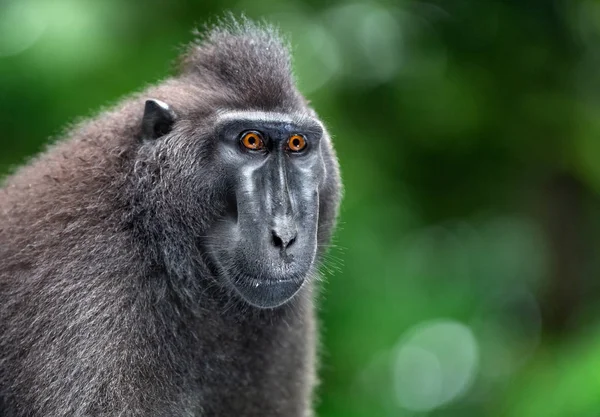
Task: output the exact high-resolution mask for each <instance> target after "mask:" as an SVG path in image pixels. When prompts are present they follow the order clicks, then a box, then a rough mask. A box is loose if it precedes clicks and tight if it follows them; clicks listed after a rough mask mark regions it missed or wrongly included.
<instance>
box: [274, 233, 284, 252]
mask: <svg viewBox="0 0 600 417" xmlns="http://www.w3.org/2000/svg"><path fill="white" fill-rule="evenodd" d="M271 237H272V239H273V246H275V247H276V248H280V249H281V248H283V241H282V240H281V238H280V237H279V236H277V234H276V233H275V231H272V232H271Z"/></svg>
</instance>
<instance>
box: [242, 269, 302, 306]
mask: <svg viewBox="0 0 600 417" xmlns="http://www.w3.org/2000/svg"><path fill="white" fill-rule="evenodd" d="M306 281H307V279H306V277H293V278H287V279H278V280H274V279H256V278H251V277H248V276H242V277H239V278H238V279H236V280H235V281H234V282H232V284H233V288H234V289H235V291H236V292H237V293H238V295H239V296H240V297H242V299H243V300H244V301H245V302H246V303H248V304H250V305H252V306H253V307H257V308H263V309H269V308H277V307H280V306H282V305H284V304H286V303H287V302H288V301H290V300H291V299H292V298H294V296H295V295H296V294H297V293H298V291H300V289H301V288H302V286H303V285H304V283H305V282H306Z"/></svg>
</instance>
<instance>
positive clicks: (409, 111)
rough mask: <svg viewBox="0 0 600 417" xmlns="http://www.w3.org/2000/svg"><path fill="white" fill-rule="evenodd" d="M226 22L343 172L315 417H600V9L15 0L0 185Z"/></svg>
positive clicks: (1, 57) (4, 23)
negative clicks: (298, 93) (263, 28)
mask: <svg viewBox="0 0 600 417" xmlns="http://www.w3.org/2000/svg"><path fill="white" fill-rule="evenodd" d="M226 10H231V11H233V12H234V13H236V14H239V13H242V12H244V13H246V14H247V15H248V16H249V17H252V18H264V19H266V20H268V21H270V22H273V23H276V24H278V25H279V26H280V27H281V29H282V30H283V32H285V33H286V34H288V35H289V36H290V38H291V41H292V44H293V47H294V50H293V52H294V58H295V70H296V74H297V78H298V82H299V85H300V88H301V90H302V91H303V92H304V93H305V94H306V95H307V96H308V97H309V99H310V100H311V101H312V103H313V105H314V107H315V108H316V109H317V111H318V112H319V113H320V115H321V116H322V117H323V119H324V120H325V122H326V124H327V125H328V127H329V129H330V131H331V133H332V134H333V136H334V141H335V146H336V148H337V151H338V154H339V158H340V162H341V166H342V171H343V175H344V182H345V190H346V191H345V194H346V195H345V200H344V202H343V207H342V212H341V221H340V228H339V231H338V233H337V236H336V238H335V245H336V246H335V247H334V249H333V250H332V251H331V252H330V254H329V256H328V258H329V259H328V263H327V265H326V266H325V267H324V268H323V269H324V273H325V275H326V276H327V284H326V285H325V288H324V291H323V295H322V297H321V298H322V300H321V308H320V315H321V319H322V329H323V348H322V351H323V352H322V369H321V376H322V385H321V387H320V389H319V405H318V411H319V413H318V414H319V415H320V416H330V417H334V416H335V417H341V416H343V417H354V416H357V417H358V416H360V417H378V416H382V417H384V416H401V417H402V416H444V417H446V416H450V417H453V416H461V417H463V416H466V417H469V416H509V417H538V416H539V417H551V416H577V417H578V416H584V417H588V416H590V417H591V416H600V305H599V303H598V302H597V300H599V299H600V298H599V297H600V279H598V278H600V277H599V272H600V257H599V256H598V249H599V245H600V3H599V2H597V1H592V0H503V1H501V0H497V1H484V0H428V1H425V0H397V1H373V0H362V1H361V0H359V1H343V0H340V1H320V0H304V1H300V0H296V1H285V2H282V1H275V0H239V1H230V0H228V1H216V0H209V1H166V0H165V1H158V0H145V1H143V2H142V1H124V0H104V1H96V2H90V1H85V0H47V1H42V0H0V126H1V127H2V131H1V132H0V144H1V146H0V174H5V173H7V172H9V171H10V170H11V169H12V168H13V167H14V166H15V165H17V164H19V163H22V162H23V161H25V160H26V159H27V157H29V156H30V155H33V154H35V153H36V152H38V151H39V150H40V149H43V146H44V144H45V143H47V142H48V141H49V140H50V139H49V138H51V137H58V136H60V134H61V132H62V131H63V130H64V128H65V126H67V125H68V124H70V123H72V122H74V121H77V120H78V119H79V118H80V117H88V116H93V115H94V114H95V113H97V112H98V111H99V110H100V109H102V108H103V106H107V105H110V104H111V103H115V102H116V101H117V100H118V99H119V98H120V97H122V96H124V95H126V94H128V93H130V92H132V91H135V90H140V89H142V88H144V86H146V85H148V84H149V83H153V82H157V81H159V80H160V79H161V78H164V77H166V76H168V75H169V74H170V73H171V71H172V68H173V66H172V62H173V60H174V59H175V58H176V56H177V55H178V53H179V51H180V50H181V46H182V45H184V44H185V43H186V42H188V41H190V40H191V39H192V36H191V29H192V28H194V27H199V26H200V25H202V24H203V23H205V22H206V21H207V20H208V21H210V20H212V21H214V18H215V17H218V16H222V14H223V12H224V11H226Z"/></svg>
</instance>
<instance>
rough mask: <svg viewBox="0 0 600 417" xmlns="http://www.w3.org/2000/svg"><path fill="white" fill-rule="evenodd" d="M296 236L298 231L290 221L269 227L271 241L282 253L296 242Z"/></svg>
mask: <svg viewBox="0 0 600 417" xmlns="http://www.w3.org/2000/svg"><path fill="white" fill-rule="evenodd" d="M297 236H298V232H297V230H296V227H295V225H294V224H293V223H292V222H285V223H279V224H276V225H275V226H274V227H272V228H271V243H272V244H273V246H274V247H275V248H277V249H278V250H279V251H281V253H282V254H285V252H286V250H288V249H289V248H290V247H291V246H292V245H293V244H294V243H296V237H297Z"/></svg>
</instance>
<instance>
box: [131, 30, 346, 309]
mask: <svg viewBox="0 0 600 417" xmlns="http://www.w3.org/2000/svg"><path fill="white" fill-rule="evenodd" d="M213 36H215V35H213ZM230 38H231V39H230V40H228V42H229V43H228V44H226V45H223V40H220V43H219V46H220V47H219V49H215V48H211V47H210V45H211V40H210V39H209V40H208V41H206V42H205V43H204V44H202V45H201V46H198V47H197V49H196V50H194V51H192V53H191V55H192V56H191V58H189V59H188V61H189V62H188V67H189V68H191V69H189V68H188V71H190V72H191V74H192V75H190V78H188V79H187V84H188V85H189V84H193V83H195V85H196V86H199V87H198V90H197V91H198V92H197V94H195V98H194V104H193V105H190V106H187V107H186V106H179V108H178V107H175V106H173V108H172V107H171V105H170V104H171V103H169V100H170V97H168V96H166V97H162V96H161V99H162V100H164V102H162V101H159V100H152V99H151V100H148V101H146V106H145V111H144V114H143V117H142V129H141V132H142V139H143V141H142V142H143V144H142V146H141V150H140V155H141V156H140V157H139V158H140V161H143V163H141V164H142V165H144V166H153V169H152V170H151V171H152V173H151V175H142V176H141V177H139V176H138V182H144V181H146V182H149V184H150V185H149V186H147V187H146V188H145V191H144V196H142V197H141V198H143V199H146V201H148V203H147V210H145V211H147V212H152V213H154V214H155V215H156V216H157V217H159V218H161V219H162V227H159V228H158V229H160V232H159V233H160V234H161V235H162V240H161V241H162V245H163V246H162V248H159V249H158V251H162V252H167V253H169V254H170V255H169V256H170V258H173V256H172V255H173V254H178V253H184V252H185V253H186V254H187V255H188V258H189V257H192V258H195V259H196V261H197V263H199V264H201V265H203V266H206V269H207V270H209V271H210V274H211V275H212V276H213V277H214V278H215V279H216V280H217V281H218V282H219V283H220V284H223V285H225V286H226V287H228V288H229V289H231V290H233V292H234V293H235V294H237V296H238V298H240V297H241V300H243V301H245V302H246V303H249V304H250V305H253V306H256V307H260V308H274V307H277V306H279V305H282V304H284V303H286V302H287V301H289V300H290V299H292V298H293V297H294V295H295V294H296V293H298V291H299V290H300V289H301V288H302V287H303V285H305V284H306V282H307V281H309V280H310V279H311V278H313V277H314V276H315V274H316V268H317V264H318V262H319V259H320V255H321V254H322V252H323V250H324V248H325V247H326V246H327V243H328V241H329V237H330V235H331V231H332V228H333V226H334V223H335V218H336V215H337V210H338V205H339V199H340V180H339V171H338V165H337V160H336V158H335V154H334V151H333V147H332V144H331V139H330V137H329V135H328V134H327V131H326V129H325V128H324V126H323V124H322V123H321V122H320V121H319V119H318V118H317V116H316V113H315V112H314V111H313V110H312V109H311V108H310V107H309V106H308V104H307V102H306V100H305V99H304V98H303V97H302V96H301V95H300V93H299V92H298V91H297V89H296V87H295V84H294V83H293V80H292V78H291V71H290V68H289V57H288V56H287V50H286V48H284V47H283V46H281V45H278V44H274V45H271V46H272V47H271V48H262V49H260V50H258V49H257V50H255V51H254V53H248V52H247V51H248V50H252V49H253V48H254V49H256V44H252V43H249V42H248V39H252V38H251V37H248V36H240V37H239V38H238V39H236V38H235V37H230ZM236 42H239V43H237V44H236ZM263 46H264V45H263ZM228 48H229V50H227V49H228ZM220 54H224V55H223V58H221V56H220ZM232 56H233V59H232ZM236 57H238V58H239V59H235V58H236ZM221 59H222V61H220V60H221ZM245 60H246V61H245ZM248 60H251V62H250V61H248ZM215 61H216V63H215ZM214 68H218V71H217V72H215V70H214ZM190 79H192V80H194V81H193V83H190V81H189V80H190ZM206 86H210V88H207V87H206ZM207 91H208V92H207ZM147 171H148V170H146V173H147ZM148 177H151V178H153V180H148ZM159 190H160V191H159ZM147 224H148V225H149V224H154V223H153V222H147ZM152 227H153V228H155V229H156V227H155V226H152ZM190 248H193V249H190ZM194 251H195V255H194V254H193V253H192V252H194ZM180 258H181V257H180ZM182 264H185V262H182ZM176 268H180V265H177V266H175V269H176ZM180 269H181V268H180ZM188 269H193V268H188Z"/></svg>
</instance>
